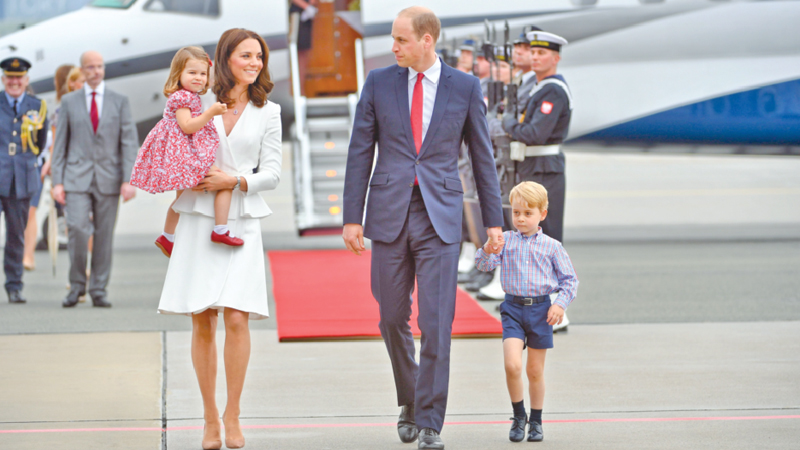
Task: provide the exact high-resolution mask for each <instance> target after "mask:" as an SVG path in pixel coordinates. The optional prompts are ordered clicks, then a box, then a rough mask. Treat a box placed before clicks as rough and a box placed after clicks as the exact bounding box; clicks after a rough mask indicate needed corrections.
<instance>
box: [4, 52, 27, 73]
mask: <svg viewBox="0 0 800 450" xmlns="http://www.w3.org/2000/svg"><path fill="white" fill-rule="evenodd" d="M0 68H2V69H3V74H4V75H8V76H12V77H21V76H23V75H27V74H28V69H30V68H31V63H29V62H28V60H26V59H24V58H19V57H16V56H14V57H11V58H6V59H4V60H3V61H0Z"/></svg>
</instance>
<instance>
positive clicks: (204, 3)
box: [144, 0, 219, 16]
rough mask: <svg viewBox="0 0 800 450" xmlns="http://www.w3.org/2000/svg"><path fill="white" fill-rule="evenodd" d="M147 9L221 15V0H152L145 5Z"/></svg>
mask: <svg viewBox="0 0 800 450" xmlns="http://www.w3.org/2000/svg"><path fill="white" fill-rule="evenodd" d="M144 9H145V11H157V12H175V13H187V14H202V15H204V16H218V15H219V0H150V1H149V2H147V4H145V5H144Z"/></svg>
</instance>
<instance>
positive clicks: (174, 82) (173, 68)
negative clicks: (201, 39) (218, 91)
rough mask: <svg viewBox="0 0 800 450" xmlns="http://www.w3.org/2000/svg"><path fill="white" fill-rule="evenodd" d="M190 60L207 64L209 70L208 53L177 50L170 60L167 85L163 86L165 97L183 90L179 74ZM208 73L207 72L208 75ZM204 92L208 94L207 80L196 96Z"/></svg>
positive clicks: (201, 50) (195, 50)
mask: <svg viewBox="0 0 800 450" xmlns="http://www.w3.org/2000/svg"><path fill="white" fill-rule="evenodd" d="M190 59H196V60H198V61H202V62H204V63H207V64H208V66H209V68H211V59H210V58H209V57H208V53H206V51H205V50H203V49H202V48H200V47H183V48H182V49H180V50H178V52H177V53H175V56H174V57H173V58H172V63H171V64H170V65H169V77H167V83H166V84H165V85H164V96H165V97H169V96H170V95H171V94H173V93H175V92H178V91H179V90H181V89H183V86H181V73H183V69H184V68H185V67H186V62H187V61H189V60H190ZM210 72H211V71H210V70H209V73H210ZM209 78H210V77H209ZM206 92H208V79H207V80H206V85H205V86H204V87H203V90H202V91H200V92H198V94H200V95H203V94H205V93H206Z"/></svg>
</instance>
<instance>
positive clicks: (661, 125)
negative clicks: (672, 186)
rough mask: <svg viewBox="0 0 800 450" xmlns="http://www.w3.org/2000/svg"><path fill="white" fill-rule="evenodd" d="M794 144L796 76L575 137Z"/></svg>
mask: <svg viewBox="0 0 800 450" xmlns="http://www.w3.org/2000/svg"><path fill="white" fill-rule="evenodd" d="M582 140H585V141H604V142H609V143H610V142H642V143H658V142H664V143H692V144H752V145H797V144H800V79H797V80H792V81H786V82H783V83H777V84H772V85H768V86H763V87H760V88H758V89H752V90H748V91H743V92H737V93H735V94H729V95H725V96H722V97H717V98H713V99H710V100H705V101H702V102H698V103H693V104H690V105H686V106H681V107H678V108H674V109H671V110H668V111H663V112H660V113H657V114H653V115H651V116H647V117H642V118H640V119H636V120H632V121H630V122H626V123H622V124H619V125H615V126H613V127H609V128H606V129H603V130H599V131H595V132H594V133H590V134H587V135H584V136H581V137H580V138H578V139H576V141H582Z"/></svg>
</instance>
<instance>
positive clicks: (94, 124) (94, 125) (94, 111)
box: [89, 91, 100, 134]
mask: <svg viewBox="0 0 800 450" xmlns="http://www.w3.org/2000/svg"><path fill="white" fill-rule="evenodd" d="M95 95H97V92H95V91H92V110H91V111H90V112H89V117H91V118H92V129H93V130H94V133H95V134H97V124H98V123H100V116H99V115H98V114H97V102H96V101H95V100H94V97H95Z"/></svg>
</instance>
